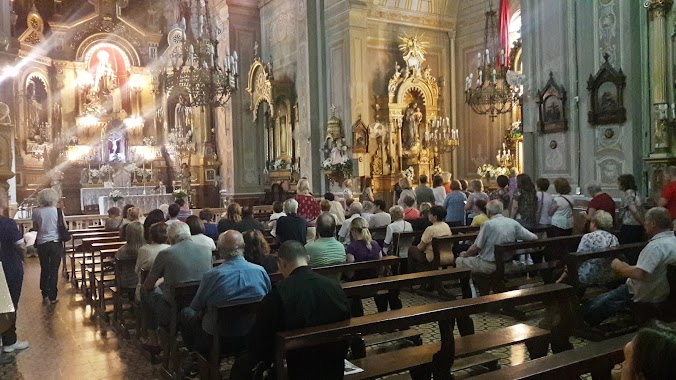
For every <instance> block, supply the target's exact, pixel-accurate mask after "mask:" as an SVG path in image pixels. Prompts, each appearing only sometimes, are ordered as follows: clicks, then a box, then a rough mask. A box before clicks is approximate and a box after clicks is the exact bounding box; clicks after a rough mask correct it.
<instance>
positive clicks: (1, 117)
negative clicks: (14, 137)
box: [0, 102, 12, 124]
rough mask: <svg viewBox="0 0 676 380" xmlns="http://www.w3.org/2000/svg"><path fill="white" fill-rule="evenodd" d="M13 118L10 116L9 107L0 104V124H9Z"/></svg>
mask: <svg viewBox="0 0 676 380" xmlns="http://www.w3.org/2000/svg"><path fill="white" fill-rule="evenodd" d="M11 122H12V118H11V117H10V116H9V106H8V105H7V104H5V103H2V102H0V124H9V123H11Z"/></svg>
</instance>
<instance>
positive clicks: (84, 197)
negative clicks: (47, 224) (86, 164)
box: [80, 186, 166, 211]
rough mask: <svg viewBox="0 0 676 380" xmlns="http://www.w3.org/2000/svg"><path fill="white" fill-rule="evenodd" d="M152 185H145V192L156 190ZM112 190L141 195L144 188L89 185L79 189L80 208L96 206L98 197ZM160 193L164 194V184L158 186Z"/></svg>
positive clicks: (83, 209) (106, 194)
mask: <svg viewBox="0 0 676 380" xmlns="http://www.w3.org/2000/svg"><path fill="white" fill-rule="evenodd" d="M153 189H154V187H149V186H146V187H145V192H146V193H153V194H155V193H156V192H155V191H154V190H153ZM113 190H119V191H120V193H122V194H124V195H143V192H144V188H143V186H131V187H114V188H110V187H89V188H82V189H80V208H81V209H82V211H85V207H86V206H96V205H98V204H99V198H100V197H103V196H108V195H109V194H110V193H111V192H112V191H113ZM159 191H160V194H164V193H165V191H166V189H165V187H164V186H160V189H159Z"/></svg>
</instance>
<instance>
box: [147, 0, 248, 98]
mask: <svg viewBox="0 0 676 380" xmlns="http://www.w3.org/2000/svg"><path fill="white" fill-rule="evenodd" d="M179 11H180V21H179V27H180V28H181V29H182V31H183V33H182V41H181V42H180V46H181V47H180V49H179V50H178V51H179V52H180V53H174V54H172V55H171V57H170V58H169V59H170V61H171V62H170V64H171V68H165V69H163V70H162V72H161V74H160V78H161V81H162V85H163V87H164V89H165V91H166V92H167V93H168V92H169V91H171V90H172V89H173V88H176V87H180V88H182V89H184V90H185V92H186V93H187V95H189V96H190V105H191V106H196V107H222V106H223V105H225V104H226V103H227V102H228V100H230V95H231V94H232V93H233V92H235V91H237V77H238V75H239V70H238V58H237V52H233V54H232V55H230V54H229V53H226V56H225V58H223V61H222V62H221V61H219V57H218V36H219V34H220V30H219V29H218V28H215V27H214V25H213V23H212V19H211V13H210V12H209V1H208V0H190V1H186V2H182V3H181V5H180V7H179Z"/></svg>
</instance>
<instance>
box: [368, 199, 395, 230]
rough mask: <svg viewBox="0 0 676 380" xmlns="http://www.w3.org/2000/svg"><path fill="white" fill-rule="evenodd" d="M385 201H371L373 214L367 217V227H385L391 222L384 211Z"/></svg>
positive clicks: (390, 218) (388, 215)
mask: <svg viewBox="0 0 676 380" xmlns="http://www.w3.org/2000/svg"><path fill="white" fill-rule="evenodd" d="M385 207H387V206H385V202H383V201H382V200H380V199H376V200H375V201H373V215H372V216H371V219H369V228H378V227H385V226H388V225H389V224H390V223H392V217H391V216H390V214H388V213H386V212H385Z"/></svg>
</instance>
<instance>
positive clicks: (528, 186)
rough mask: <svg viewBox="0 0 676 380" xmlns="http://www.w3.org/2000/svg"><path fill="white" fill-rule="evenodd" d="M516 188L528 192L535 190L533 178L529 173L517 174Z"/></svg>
mask: <svg viewBox="0 0 676 380" xmlns="http://www.w3.org/2000/svg"><path fill="white" fill-rule="evenodd" d="M516 188H517V189H520V190H521V191H522V192H526V193H534V192H535V185H533V180H531V179H530V176H529V175H528V174H519V175H518V176H516Z"/></svg>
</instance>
